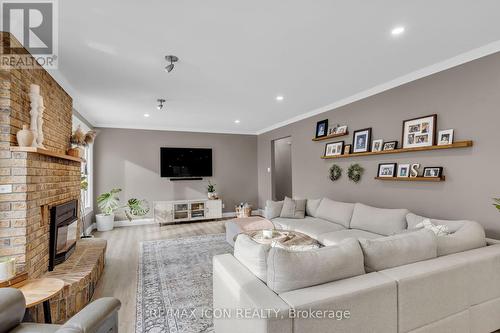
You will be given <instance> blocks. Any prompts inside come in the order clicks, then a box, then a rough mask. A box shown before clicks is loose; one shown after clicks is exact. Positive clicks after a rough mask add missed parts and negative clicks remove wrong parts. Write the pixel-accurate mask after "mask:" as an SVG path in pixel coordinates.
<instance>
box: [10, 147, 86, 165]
mask: <svg viewBox="0 0 500 333" xmlns="http://www.w3.org/2000/svg"><path fill="white" fill-rule="evenodd" d="M10 151H13V152H14V151H17V152H19V151H21V152H26V153H36V154H41V155H46V156H52V157H57V158H62V159H64V160H69V161H75V162H80V163H81V162H82V159H81V158H79V157H74V156H70V155H66V154H61V153H58V152H55V151H51V150H48V149H42V148H37V147H10Z"/></svg>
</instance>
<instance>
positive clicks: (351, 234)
mask: <svg viewBox="0 0 500 333" xmlns="http://www.w3.org/2000/svg"><path fill="white" fill-rule="evenodd" d="M380 237H384V236H382V235H379V234H374V233H372V232H368V231H363V230H358V229H345V230H339V231H333V232H328V233H326V234H321V235H319V236H318V238H316V239H317V240H318V242H320V243H321V244H323V245H324V246H332V245H337V244H338V243H340V242H342V241H343V240H344V239H347V238H354V239H359V238H366V239H376V238H380Z"/></svg>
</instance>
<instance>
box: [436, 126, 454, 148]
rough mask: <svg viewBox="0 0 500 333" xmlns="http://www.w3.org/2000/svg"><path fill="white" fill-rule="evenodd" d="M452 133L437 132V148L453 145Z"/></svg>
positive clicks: (448, 131) (447, 131)
mask: <svg viewBox="0 0 500 333" xmlns="http://www.w3.org/2000/svg"><path fill="white" fill-rule="evenodd" d="M453 132H454V130H453V129H447V130H441V131H439V134H438V146H445V145H451V144H452V143H453Z"/></svg>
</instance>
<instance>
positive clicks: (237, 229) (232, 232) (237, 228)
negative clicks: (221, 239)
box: [226, 216, 274, 246]
mask: <svg viewBox="0 0 500 333" xmlns="http://www.w3.org/2000/svg"><path fill="white" fill-rule="evenodd" d="M262 229H274V225H273V223H272V222H271V221H269V220H268V219H265V218H263V217H260V216H251V217H243V218H237V219H232V220H228V221H226V241H227V242H228V243H229V244H231V246H234V236H236V235H237V234H240V233H242V232H246V231H252V230H262Z"/></svg>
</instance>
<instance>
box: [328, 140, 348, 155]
mask: <svg viewBox="0 0 500 333" xmlns="http://www.w3.org/2000/svg"><path fill="white" fill-rule="evenodd" d="M343 152H344V141H337V142H330V143H327V144H326V145H325V156H338V155H342V153H343Z"/></svg>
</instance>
